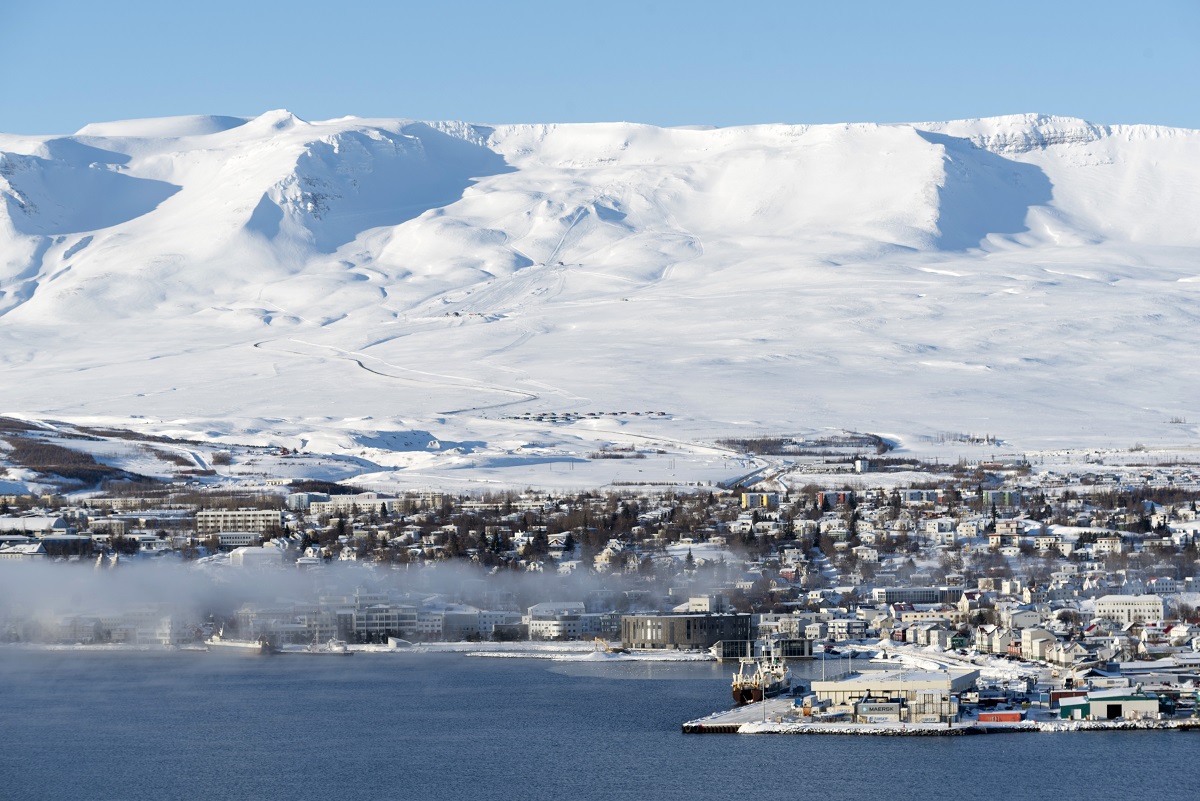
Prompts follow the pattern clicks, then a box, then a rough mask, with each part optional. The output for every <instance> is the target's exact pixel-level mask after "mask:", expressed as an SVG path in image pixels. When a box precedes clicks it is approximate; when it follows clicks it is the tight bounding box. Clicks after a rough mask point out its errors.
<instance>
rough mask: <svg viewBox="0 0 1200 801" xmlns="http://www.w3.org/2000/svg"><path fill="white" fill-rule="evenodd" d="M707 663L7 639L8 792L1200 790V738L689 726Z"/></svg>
mask: <svg viewBox="0 0 1200 801" xmlns="http://www.w3.org/2000/svg"><path fill="white" fill-rule="evenodd" d="M728 670H729V669H728V668H727V667H724V666H718V665H715V664H708V663H701V664H673V665H662V664H659V665H654V664H649V663H632V664H630V663H626V664H604V665H596V664H563V663H553V662H548V661H543V660H518V659H479V658H468V657H464V656H461V655H455V654H437V655H430V654H386V655H383V654H381V655H370V654H359V655H356V656H354V657H352V658H349V659H339V658H329V657H325V658H321V657H317V658H314V657H303V656H284V657H272V658H261V657H259V658H255V657H241V656H230V655H216V654H205V653H112V652H105V653H87V652H77V651H73V652H15V651H6V650H4V649H0V798H3V799H6V800H7V799H21V800H22V801H25V800H28V801H34V800H35V799H70V801H87V800H88V799H122V800H128V801H137V800H139V799H155V801H165V800H166V799H203V801H226V799H238V800H239V801H240V800H241V799H287V800H288V801H292V800H293V799H382V798H389V799H530V801H551V800H552V799H553V800H554V801H558V800H559V799H606V800H607V799H638V800H639V801H641V799H680V800H681V801H683V800H685V799H686V801H707V800H708V799H728V798H735V797H745V796H753V797H755V798H796V797H806V798H807V797H819V798H822V799H835V798H836V799H886V801H917V800H918V799H921V801H925V800H926V799H940V798H947V799H949V798H953V799H986V800H987V801H992V800H993V799H1002V798H1032V799H1054V800H1055V801H1076V799H1078V801H1106V799H1135V798H1139V799H1140V798H1154V799H1156V801H1164V800H1166V799H1188V801H1194V799H1196V798H1198V797H1200V760H1198V759H1197V758H1196V757H1197V754H1198V753H1200V735H1197V734H1186V733H1177V732H1131V733H1087V734H1026V735H994V736H983V737H946V738H871V737H812V736H809V737H784V736H760V737H741V736H735V735H728V736H724V735H702V736H701V735H683V734H681V733H680V730H679V725H680V723H682V722H683V721H684V720H688V719H692V718H696V717H699V716H701V715H704V714H707V713H709V712H712V711H714V710H715V709H717V708H720V707H722V706H724V705H726V704H727V699H728Z"/></svg>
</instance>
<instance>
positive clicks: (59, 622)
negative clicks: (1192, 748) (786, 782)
mask: <svg viewBox="0 0 1200 801" xmlns="http://www.w3.org/2000/svg"><path fill="white" fill-rule="evenodd" d="M896 461H897V460H887V459H880V458H879V457H878V456H875V457H874V458H871V457H868V456H863V455H861V454H856V455H855V458H853V459H848V460H845V462H844V463H839V464H838V465H837V466H835V467H831V466H829V465H828V464H827V463H816V462H810V463H809V464H808V465H807V466H796V467H793V469H792V470H791V471H790V472H785V471H775V472H774V473H773V474H772V475H769V476H768V475H762V474H759V475H755V476H752V477H750V478H748V479H743V480H741V481H740V482H736V483H733V484H730V485H728V486H702V487H670V488H645V487H628V488H613V487H609V488H607V489H605V490H604V491H596V492H578V493H560V494H552V493H548V492H537V491H524V492H515V491H506V492H496V493H492V494H481V495H480V494H477V495H454V494H449V493H436V492H403V493H397V494H387V493H382V492H379V491H373V490H364V489H363V488H361V487H354V486H353V485H352V484H349V483H347V484H339V483H333V482H328V481H320V480H303V479H300V480H292V479H270V478H265V479H260V480H257V481H246V480H243V481H241V482H239V483H237V484H229V483H225V484H218V485H213V486H196V484H195V482H188V483H184V482H156V483H148V482H132V481H127V480H126V481H106V482H104V483H103V484H102V485H101V487H100V490H101V491H87V492H75V493H64V494H43V495H33V494H21V495H18V494H13V495H7V496H3V497H0V565H2V566H3V567H4V568H6V570H7V572H8V575H9V576H13V575H16V574H15V573H14V571H18V572H19V571H21V570H38V571H42V573H40V574H39V575H44V571H46V570H54V571H58V572H59V573H61V577H62V578H63V579H64V580H66V581H67V582H68V583H69V581H70V580H71V579H72V577H77V576H80V575H82V574H83V573H86V574H87V575H88V576H89V577H91V578H92V579H93V580H94V579H95V578H96V577H98V576H102V577H103V581H104V582H107V583H108V584H110V585H112V586H116V585H120V584H122V583H124V582H131V583H136V582H137V578H138V577H139V576H140V575H144V574H145V573H146V572H147V571H150V570H154V569H155V568H157V567H169V568H171V569H173V570H177V571H184V572H185V573H186V575H189V576H193V577H206V578H207V579H215V580H218V581H219V582H221V583H222V584H223V586H225V587H226V588H227V590H228V591H227V592H224V593H222V594H219V595H213V594H211V593H209V594H207V595H202V594H196V595H189V593H187V592H181V593H179V594H178V597H173V598H162V597H157V598H142V599H140V600H139V602H137V603H129V602H124V603H115V602H112V603H108V602H105V601H85V600H81V599H80V598H78V597H76V598H75V599H74V600H72V598H71V594H70V593H64V594H62V596H61V597H59V598H57V599H56V600H55V601H54V602H52V603H33V602H30V603H20V602H10V603H7V604H6V605H5V606H4V607H3V608H2V609H0V641H3V642H4V643H8V644H10V645H12V646H14V647H21V646H24V647H35V646H39V645H40V646H46V647H50V646H55V647H83V648H86V647H131V646H132V647H168V648H190V649H197V650H203V649H205V648H211V647H215V646H217V645H222V644H226V645H227V644H231V643H232V644H239V643H240V644H247V643H248V644H253V645H254V647H263V648H268V649H269V650H274V651H279V652H286V651H288V650H300V649H304V648H308V649H310V650H311V649H312V647H313V644H318V643H319V644H328V645H323V646H322V649H323V650H324V651H327V652H333V651H336V652H337V653H346V654H349V653H353V652H355V651H371V652H379V651H388V650H401V649H406V648H416V649H420V648H422V647H430V646H431V644H435V643H455V642H459V643H474V644H477V646H478V647H479V648H485V647H495V644H497V643H507V644H509V645H508V647H509V648H512V647H516V646H520V645H521V644H525V646H527V647H528V648H531V649H535V652H536V648H537V647H538V644H539V643H542V644H544V643H556V644H558V645H559V646H560V647H562V648H564V649H566V651H567V652H573V653H576V654H579V653H589V652H593V651H594V652H595V653H597V654H600V655H603V656H605V657H608V658H629V659H637V658H677V659H691V658H702V659H717V660H721V661H731V662H738V661H741V662H743V663H748V662H749V663H754V664H757V665H759V667H760V669H761V666H762V664H764V663H765V662H766V661H768V660H770V659H779V660H781V661H792V660H807V659H820V660H822V664H823V666H824V664H825V663H827V662H829V660H834V661H833V662H832V663H830V664H831V665H836V666H838V667H837V669H836V672H837V673H838V674H839V675H838V676H837V677H830V678H827V679H825V680H822V681H811V682H797V683H796V684H795V685H791V684H789V686H788V687H786V688H778V690H777V691H772V692H766V693H758V695H754V694H753V693H751V694H749V695H747V696H746V697H745V698H744V699H743V702H744V701H749V702H750V706H751V707H754V711H752V712H735V713H721V714H725V715H730V714H732V715H733V716H734V717H733V718H722V719H718V720H709V721H707V722H692V723H690V724H688V726H685V730H688V731H727V730H730V728H729V727H730V726H734V725H735V724H736V726H737V727H741V726H743V725H745V726H750V727H751V728H753V726H757V727H759V728H758V729H754V730H762V727H763V726H767V725H768V721H769V720H773V721H774V723H773V724H772V725H774V726H775V727H776V728H775V729H770V728H768V729H767V730H795V729H797V727H799V728H801V729H805V727H811V726H814V725H816V726H818V728H819V727H820V726H821V725H822V724H829V725H832V726H834V727H835V729H837V727H838V726H839V725H840V727H841V728H840V729H837V730H840V731H842V732H846V731H852V730H853V726H855V725H860V724H871V725H875V726H877V727H878V726H880V725H882V726H883V727H884V728H885V729H886V728H888V726H891V727H892V728H895V727H896V726H901V727H903V728H904V729H905V730H910V731H920V730H921V726H922V725H923V726H925V727H926V728H928V727H929V726H931V725H935V724H936V725H937V726H938V727H942V726H944V727H945V728H946V730H948V731H956V730H958V729H962V728H963V727H964V726H966V727H968V728H969V727H974V726H979V725H982V724H985V723H986V724H987V725H988V726H991V727H995V726H1001V727H1004V726H1009V727H1012V726H1016V727H1018V728H1019V727H1021V726H1026V727H1029V726H1034V725H1043V726H1044V725H1049V723H1050V722H1052V721H1058V720H1068V721H1075V722H1077V723H1081V722H1087V721H1093V722H1094V721H1107V722H1108V724H1105V725H1110V724H1111V723H1112V722H1113V721H1120V722H1122V724H1124V723H1127V722H1130V721H1139V722H1140V724H1141V725H1146V724H1147V723H1148V722H1149V721H1171V720H1175V719H1179V720H1185V721H1186V720H1190V719H1191V716H1192V715H1194V714H1195V713H1196V709H1197V705H1196V693H1197V687H1200V683H1198V681H1197V680H1198V673H1200V613H1198V611H1197V608H1196V605H1197V599H1200V587H1198V585H1197V583H1196V582H1197V581H1198V578H1197V575H1196V567H1197V547H1196V541H1195V540H1196V531H1197V529H1198V528H1200V513H1198V511H1197V500H1200V467H1197V466H1194V465H1187V464H1183V463H1178V462H1171V463H1167V464H1158V465H1128V464H1126V465H1120V466H1114V465H1100V464H1088V465H1086V466H1085V467H1084V468H1083V469H1079V470H1076V471H1067V472H1063V471H1052V470H1038V469H1037V468H1036V467H1035V466H1034V465H1033V464H1031V462H1030V461H1029V460H1028V459H1025V458H1020V457H1005V458H997V459H992V460H988V461H980V462H978V463H976V464H972V465H967V466H964V465H961V464H960V465H955V466H953V467H952V468H943V469H942V470H941V472H940V473H937V472H935V471H934V469H933V468H932V467H931V466H928V465H925V466H923V469H924V470H926V471H929V472H930V474H931V475H932V476H933V477H934V480H929V478H927V477H923V476H922V475H921V474H920V473H919V472H914V465H913V464H907V463H906V464H901V465H899V466H898V467H897V466H896V464H895V463H896ZM814 464H816V465H818V467H816V468H814V466H813V465H814ZM846 473H853V481H847V480H846V475H845V474H846ZM923 478H924V480H922V479H923ZM801 481H803V482H804V483H800V482H801ZM283 577H287V579H288V580H287V581H282V580H281V581H280V582H279V583H278V586H275V585H273V583H272V582H273V581H274V580H276V579H282V578H283ZM186 583H187V582H182V583H181V585H180V586H184V585H186ZM249 587H256V588H257V591H255V592H250V591H248V590H247V588H249ZM272 587H275V588H274V589H271V588H272ZM842 655H845V657H846V658H845V659H841V656H842ZM855 656H857V657H858V658H857V659H852V658H851V657H855ZM891 660H901V662H900V663H892V662H891ZM879 662H885V663H888V664H884V665H879V664H872V665H871V668H872V669H870V670H861V671H860V670H858V669H850V668H857V666H858V665H863V664H867V663H879ZM843 664H844V665H848V666H849V667H842V666H843ZM898 664H899V665H907V666H908V667H907V670H908V672H907V673H905V668H904V667H899V669H897V665H898ZM831 669H832V668H831ZM775 695H778V697H775V698H771V697H765V696H775ZM735 698H737V695H736V693H735ZM756 703H757V707H756V706H755V704H756ZM759 707H761V709H760V708H759ZM767 707H770V710H769V711H768V709H767ZM739 714H740V715H741V717H740V718H739V717H738V715H739ZM747 715H748V716H749V717H747ZM742 718H745V720H743V719H742ZM730 720H732V721H733V722H732V723H731V722H730ZM751 724H753V726H751ZM1173 725H1174V724H1173ZM846 726H850V727H851V728H846ZM689 727H690V728H689ZM781 727H782V728H781ZM956 727H957V728H956ZM805 730H807V731H811V730H813V729H811V728H807V729H805Z"/></svg>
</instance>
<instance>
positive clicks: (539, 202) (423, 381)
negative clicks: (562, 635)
mask: <svg viewBox="0 0 1200 801" xmlns="http://www.w3.org/2000/svg"><path fill="white" fill-rule="evenodd" d="M0 200H2V202H0V362H2V363H3V370H4V383H3V388H2V389H0V413H17V414H23V415H27V416H31V417H42V418H48V419H63V420H72V421H93V422H94V421H101V422H104V423H106V424H118V425H130V426H136V427H141V428H145V429H147V430H153V431H157V432H167V433H175V434H187V435H188V436H190V437H192V438H206V437H208V438H229V439H240V440H243V441H251V440H253V441H259V442H275V443H280V444H286V445H289V446H301V447H305V448H310V449H318V450H319V449H326V450H341V451H343V452H350V453H356V454H360V455H362V456H365V457H367V458H368V459H369V460H370V463H371V464H374V465H381V466H385V467H388V466H390V467H397V468H403V469H404V470H405V471H407V472H406V473H405V474H404V476H403V477H398V480H402V481H406V482H408V483H422V482H424V483H431V484H432V483H442V482H445V481H448V480H451V479H452V478H454V477H456V476H461V477H463V478H471V479H477V478H480V477H496V476H499V477H501V478H500V479H499V480H502V481H506V482H510V481H511V483H528V482H530V481H536V480H538V478H537V477H538V476H541V475H542V474H541V473H540V472H539V471H542V470H544V471H546V472H547V473H549V472H552V471H554V470H555V469H558V470H563V469H567V466H569V465H573V464H582V463H583V460H585V458H586V455H587V453H588V452H590V451H594V450H596V448H597V447H600V446H602V445H603V444H604V443H606V442H617V443H620V442H638V443H643V444H649V445H655V446H661V447H662V448H663V449H665V450H668V451H670V452H671V453H672V454H676V455H679V456H687V458H688V459H690V460H691V461H689V462H688V464H691V465H693V467H695V465H696V464H699V463H700V462H705V460H708V462H711V463H712V464H716V463H718V462H724V465H723V468H722V469H731V468H729V465H728V462H727V457H728V454H727V453H725V452H723V451H720V450H717V449H709V448H706V447H704V446H701V445H697V444H696V443H701V442H711V441H712V440H713V439H715V438H717V437H723V436H744V435H748V434H763V433H798V432H804V431H810V430H814V429H820V428H824V427H836V428H846V429H853V430H859V431H872V432H875V433H879V434H883V435H885V436H889V437H892V438H894V439H897V440H898V441H900V442H901V443H902V444H909V445H913V444H916V443H918V442H920V441H921V437H922V436H928V435H936V434H938V433H939V432H973V433H988V434H991V435H995V436H999V437H1001V438H1003V439H1005V440H1007V441H1008V442H1010V443H1013V445H1014V446H1016V447H1024V448H1034V447H1041V446H1050V445H1088V444H1092V443H1098V442H1102V441H1104V442H1117V443H1125V442H1128V443H1132V442H1134V441H1153V442H1165V441H1173V442H1178V443H1182V444H1190V443H1193V442H1194V441H1195V438H1196V434H1197V430H1196V427H1195V425H1194V423H1196V422H1200V410H1197V409H1196V408H1195V407H1196V405H1197V402H1196V398H1197V396H1198V390H1200V372H1198V371H1197V370H1195V369H1194V366H1195V363H1196V358H1197V357H1196V352H1197V347H1196V346H1197V344H1198V343H1200V335H1198V334H1197V327H1196V317H1197V308H1196V300H1197V294H1196V292H1197V289H1200V262H1198V258H1197V257H1198V256H1200V224H1198V223H1197V221H1198V220H1200V132H1197V131H1191V130H1180V129H1170V128H1160V127H1153V126H1102V125H1094V124H1091V123H1087V122H1084V121H1082V120H1074V119H1065V118H1059V117H1047V116H1039V115H1023V116H1013V117H998V118H991V119H982V120H965V121H957V122H948V123H928V124H908V125H873V124H852V125H794V126H793V125H762V126H752V127H743V128H723V129H690V128H689V129H664V128H655V127H651V126H646V125H634V124H624V123H620V124H618V123H614V124H593V125H507V126H496V127H488V126H480V125H469V124H465V123H427V122H417V121H411V120H373V119H372V120H368V119H359V118H350V117H348V118H344V119H338V120H329V121H325V122H306V121H303V120H300V119H298V118H296V117H295V116H293V115H292V114H289V113H288V112H285V111H274V112H269V113H267V114H263V115H262V116H260V117H257V118H253V119H243V118H232V117H181V118H167V119H155V120H132V121H125V122H114V123H103V124H95V125H89V126H87V127H85V128H84V129H82V130H81V131H79V132H78V133H76V134H74V135H72V136H57V137H56V136H48V137H30V136H10V135H0ZM565 412H571V413H574V414H575V415H577V416H570V417H567V418H565V419H564V418H562V417H550V416H548V415H549V414H550V413H565ZM611 412H624V414H610V413H611ZM634 412H639V414H637V415H635V414H633V413H634ZM646 412H665V414H654V415H648V414H645V413H646ZM538 417H542V418H543V419H542V420H538V419H537V418H538ZM1184 421H1186V422H1184ZM431 441H432V442H433V444H432V445H431ZM618 462H620V460H605V462H604V467H605V469H607V470H608V471H609V474H601V473H596V476H592V473H589V472H587V471H584V472H585V473H586V474H587V476H588V480H590V479H591V478H593V477H596V478H601V479H607V478H611V477H613V476H614V475H617V477H622V476H624V478H626V479H636V478H637V476H636V475H634V473H636V472H637V470H636V469H635V468H634V467H630V466H628V464H626V463H624V462H620V463H618ZM706 463H707V462H706ZM614 464H615V465H616V466H615V467H614ZM671 466H672V468H675V467H676V465H675V462H674V461H672V462H671ZM582 469H583V468H581V470H582ZM589 469H590V470H592V472H596V471H598V470H599V469H600V468H597V467H595V466H594V465H592V466H591V467H590V468H589ZM642 469H648V468H642ZM714 469H716V468H714ZM679 470H680V472H681V473H682V472H685V468H684V467H683V466H682V465H681V466H680V467H679ZM696 470H697V472H696V474H697V475H700V474H702V473H703V470H701V469H699V468H696ZM613 471H617V472H616V473H613ZM621 471H624V472H623V473H622V472H621ZM610 474H611V475H610ZM618 474H619V475H618ZM626 474H627V475H626ZM505 476H510V478H504V477H505ZM531 477H532V478H531Z"/></svg>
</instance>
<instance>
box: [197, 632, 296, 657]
mask: <svg viewBox="0 0 1200 801" xmlns="http://www.w3.org/2000/svg"><path fill="white" fill-rule="evenodd" d="M204 644H205V645H207V646H208V647H209V650H210V651H211V650H213V649H214V648H215V649H217V650H219V651H230V652H232V651H234V650H237V651H241V652H242V653H246V654H273V653H276V652H277V651H278V650H279V649H278V648H277V647H275V645H273V644H272V643H271V641H270V640H268V639H267V638H266V637H259V638H258V639H257V640H238V639H234V638H232V637H226V636H225V632H224V631H219V632H217V633H216V634H214V635H212V636H211V637H209V638H208V639H207V640H205V641H204Z"/></svg>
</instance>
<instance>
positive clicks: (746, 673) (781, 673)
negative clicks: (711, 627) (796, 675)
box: [731, 649, 792, 706]
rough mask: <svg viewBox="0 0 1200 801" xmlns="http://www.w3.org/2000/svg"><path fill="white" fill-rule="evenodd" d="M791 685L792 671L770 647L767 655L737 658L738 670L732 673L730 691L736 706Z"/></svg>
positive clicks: (764, 696) (787, 688)
mask: <svg viewBox="0 0 1200 801" xmlns="http://www.w3.org/2000/svg"><path fill="white" fill-rule="evenodd" d="M791 686H792V672H791V670H789V669H788V666H787V665H786V664H785V663H784V661H783V660H782V659H780V658H779V655H778V654H777V653H775V651H774V649H772V653H771V654H770V655H769V656H763V657H762V658H761V659H754V658H752V657H749V656H746V657H742V659H741V660H739V665H738V672H737V673H734V674H733V682H732V686H731V692H732V694H733V700H734V702H736V703H737V705H738V706H744V705H746V704H756V703H758V702H759V701H761V700H763V699H764V698H772V697H774V696H776V695H779V694H780V693H783V692H786V691H788V690H789V689H791Z"/></svg>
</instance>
